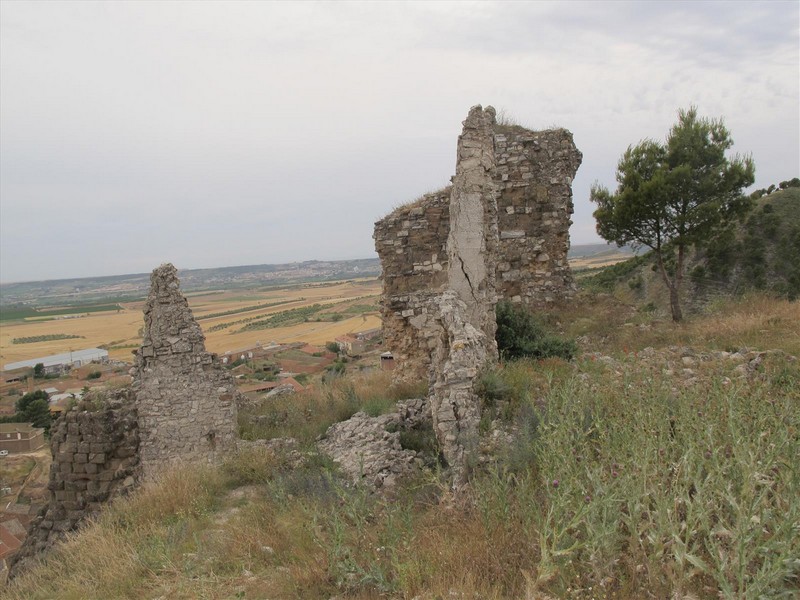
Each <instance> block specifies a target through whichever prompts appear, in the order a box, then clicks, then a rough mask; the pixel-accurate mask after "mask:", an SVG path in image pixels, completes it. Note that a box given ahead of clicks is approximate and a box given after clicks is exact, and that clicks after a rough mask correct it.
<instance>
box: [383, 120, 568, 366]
mask: <svg viewBox="0 0 800 600" xmlns="http://www.w3.org/2000/svg"><path fill="white" fill-rule="evenodd" d="M483 112H484V117H482V118H484V119H486V123H484V127H485V130H486V135H487V136H488V139H485V140H483V141H482V142H476V140H475V139H470V140H464V142H463V146H464V147H463V148H462V147H461V146H459V153H458V158H457V163H456V178H457V177H458V172H459V169H471V168H472V167H473V164H474V163H475V162H476V161H482V163H481V164H482V165H483V168H484V169H485V171H486V176H487V178H488V179H487V181H485V182H484V184H483V189H482V190H473V192H474V193H482V194H483V197H484V201H483V204H484V210H485V211H487V212H486V214H485V215H484V217H485V219H486V220H487V221H486V222H487V225H486V226H487V227H489V228H490V229H492V231H491V232H490V235H489V237H490V238H491V239H487V241H486V242H485V244H484V247H483V248H482V250H481V251H482V252H485V261H486V269H487V270H488V272H487V277H488V278H489V279H490V280H492V281H493V283H490V284H488V285H489V286H490V287H493V288H494V289H493V292H492V293H494V294H496V296H497V299H506V300H510V301H512V302H517V303H522V304H524V305H526V306H528V307H530V308H535V309H538V308H543V307H547V306H552V305H553V304H555V303H557V302H561V301H564V300H565V299H568V298H570V297H571V296H572V294H573V292H574V284H573V281H572V275H571V273H570V269H569V264H568V262H567V252H568V250H569V226H570V224H571V223H572V221H571V220H570V215H571V214H572V212H573V207H572V181H573V178H574V177H575V173H576V172H577V170H578V167H579V166H580V164H581V159H582V155H581V153H580V152H579V151H578V149H577V148H576V147H575V144H574V142H573V140H572V134H571V133H570V132H569V131H567V130H566V129H550V130H545V131H531V130H529V129H525V128H523V127H519V126H515V125H514V126H509V125H501V124H498V123H497V122H496V121H495V111H494V109H492V108H491V107H487V108H486V110H485V111H483ZM470 115H472V112H470ZM469 118H470V117H468V121H466V122H465V131H466V130H467V128H468V126H467V123H468V122H469ZM462 137H463V136H462ZM476 143H484V144H485V148H484V152H483V153H482V155H481V156H473V155H471V154H470V153H469V150H470V149H471V148H472V147H474V145H475V144H476ZM455 183H456V181H455V179H454V185H451V186H448V187H446V188H444V189H442V190H440V191H438V192H434V193H431V194H426V195H425V196H423V197H422V198H420V199H419V200H416V201H415V202H412V203H410V204H407V205H405V206H402V207H400V208H398V209H397V210H395V211H394V212H392V213H391V214H389V215H387V216H386V217H384V218H383V219H381V220H380V221H378V222H377V223H376V224H375V233H374V238H375V248H376V250H377V252H378V256H379V257H380V259H381V265H382V267H383V299H382V317H383V330H384V342H385V344H386V346H387V347H388V348H389V349H390V350H392V352H393V353H394V357H395V363H396V364H397V365H398V377H400V378H419V377H425V376H427V369H428V365H429V360H430V354H431V351H432V349H433V347H432V345H431V341H430V340H429V339H426V336H425V333H424V331H422V330H421V328H420V327H419V321H420V319H421V318H423V317H422V315H424V314H425V310H426V304H427V302H428V299H429V298H431V297H433V296H435V295H437V294H438V293H440V292H441V291H442V290H444V289H446V288H447V287H448V285H449V283H450V281H449V280H450V273H452V270H453V268H454V265H452V263H451V251H452V248H451V244H452V241H453V237H452V236H453V235H456V236H457V235H460V234H458V233H456V234H454V233H453V232H454V231H456V232H458V231H460V230H462V229H463V228H464V227H465V226H468V223H469V220H470V219H471V216H470V215H462V214H461V213H460V209H457V208H456V209H455V212H454V207H453V198H452V197H453V194H454V186H455ZM458 193H461V192H458ZM495 211H496V217H495V216H493V214H494V212H495ZM490 213H492V214H490ZM454 219H456V220H454ZM495 232H496V236H495ZM456 243H458V242H457V241H456ZM455 267H458V265H455ZM489 279H487V282H488V281H489ZM489 295H490V296H491V293H489ZM476 301H477V300H476ZM487 333H491V332H488V331H487Z"/></svg>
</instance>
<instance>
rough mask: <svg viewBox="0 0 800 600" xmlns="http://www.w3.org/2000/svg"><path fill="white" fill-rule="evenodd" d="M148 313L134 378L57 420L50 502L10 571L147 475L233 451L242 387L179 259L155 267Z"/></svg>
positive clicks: (53, 439) (54, 434)
mask: <svg viewBox="0 0 800 600" xmlns="http://www.w3.org/2000/svg"><path fill="white" fill-rule="evenodd" d="M144 320H145V325H144V335H143V341H142V346H141V348H140V349H139V350H138V351H137V352H136V361H135V367H134V368H133V369H132V374H133V377H134V381H133V386H132V387H131V388H130V389H128V390H125V391H123V392H119V393H117V394H115V395H114V397H111V398H97V400H96V402H94V401H92V400H86V401H82V402H81V403H79V404H78V405H77V406H75V407H74V408H73V409H72V410H70V411H68V412H66V413H64V414H63V415H62V416H61V417H60V418H59V419H58V420H57V421H56V422H55V423H54V425H53V427H52V429H51V440H50V449H51V453H52V455H53V462H52V465H51V467H50V482H49V484H48V488H49V490H50V500H49V502H48V504H47V505H45V507H44V509H43V511H42V512H41V513H40V515H39V517H38V518H37V519H36V520H35V521H33V522H32V523H31V526H30V529H29V533H28V537H27V538H26V540H25V542H24V544H23V546H22V547H21V548H20V549H19V551H18V552H17V553H16V554H15V555H14V557H12V560H11V561H10V568H9V577H13V576H14V575H16V574H17V573H18V572H19V570H20V567H22V566H23V564H24V563H25V562H26V561H27V560H28V559H30V558H31V557H33V556H35V555H37V554H39V553H41V552H43V551H45V550H47V549H48V548H50V547H51V546H52V545H53V544H55V543H56V542H58V541H59V540H61V539H63V537H64V536H65V534H66V533H67V532H71V531H75V530H77V529H78V528H79V527H80V526H81V525H82V524H83V523H84V522H85V521H86V520H87V519H88V518H90V517H94V516H96V515H98V514H99V512H100V510H101V509H102V507H103V505H104V504H105V503H107V502H109V501H111V500H113V499H114V498H116V497H118V496H121V495H125V494H127V493H128V492H129V491H131V490H132V489H134V488H135V487H136V486H137V485H138V484H139V482H140V481H141V479H142V478H145V477H151V476H153V475H155V474H157V473H158V472H159V471H160V470H162V469H163V468H165V467H168V466H170V465H172V464H175V463H176V462H180V461H185V462H194V461H203V462H206V461H213V460H216V459H218V458H219V457H220V456H221V455H222V454H223V453H224V452H226V451H231V450H233V449H235V447H236V441H237V437H238V435H237V432H238V423H237V411H236V402H237V399H238V397H239V393H238V391H237V390H236V386H235V383H234V381H233V378H232V377H231V375H230V374H229V373H228V372H227V371H226V370H224V369H223V368H222V366H221V365H219V364H218V363H216V362H215V361H214V355H213V354H210V353H208V352H206V350H205V337H204V336H203V332H202V330H201V329H200V326H199V325H198V324H197V321H196V320H195V319H194V317H193V316H192V312H191V310H190V309H189V305H188V302H187V300H186V298H185V297H184V296H183V294H181V292H180V287H179V283H178V278H177V270H176V269H175V267H173V266H172V265H169V264H167V265H162V266H161V267H159V268H157V269H155V270H154V271H153V273H152V275H151V289H150V294H149V296H148V299H147V303H146V305H145V309H144Z"/></svg>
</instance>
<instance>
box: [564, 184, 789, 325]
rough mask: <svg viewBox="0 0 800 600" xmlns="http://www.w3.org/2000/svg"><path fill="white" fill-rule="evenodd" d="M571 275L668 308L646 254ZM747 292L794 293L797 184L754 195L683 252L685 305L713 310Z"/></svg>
mask: <svg viewBox="0 0 800 600" xmlns="http://www.w3.org/2000/svg"><path fill="white" fill-rule="evenodd" d="M667 267H668V268H670V264H669V262H668V263H667ZM576 279H577V280H578V283H579V284H580V285H581V286H582V287H583V288H585V289H588V290H594V291H601V292H610V293H614V294H615V295H616V296H617V297H618V298H619V299H622V300H624V301H627V302H629V303H635V304H638V305H640V306H643V307H649V310H651V311H658V312H660V313H666V312H667V311H668V306H669V304H668V292H667V289H666V286H665V285H664V283H663V281H662V279H661V275H660V274H659V273H658V272H657V268H656V265H655V260H654V258H653V257H652V255H651V254H649V253H648V254H643V255H640V256H636V257H634V258H631V259H629V260H627V261H624V262H621V263H618V264H616V265H614V266H612V267H608V268H604V269H601V270H599V271H592V272H589V273H585V274H580V273H578V274H576ZM748 291H766V292H769V293H771V294H775V295H778V296H780V297H785V298H789V299H792V300H794V299H797V298H798V297H800V188H789V189H786V190H783V191H778V192H774V193H772V194H770V195H769V196H764V197H762V198H760V199H758V200H756V201H755V203H754V206H753V208H752V210H751V211H750V212H749V213H748V214H747V215H746V217H745V218H744V219H743V220H742V221H741V222H735V223H732V224H731V225H730V226H728V227H727V228H725V229H724V230H722V231H720V232H718V233H717V234H716V235H715V236H714V237H713V238H712V239H710V240H709V242H708V244H706V245H705V246H704V247H702V248H697V249H695V250H694V251H692V252H690V253H689V256H688V260H687V265H686V278H685V280H684V285H683V293H682V299H683V303H684V308H685V309H688V310H689V311H690V312H692V311H694V312H699V311H703V310H708V309H709V307H710V310H713V309H714V303H715V302H717V301H720V300H724V299H725V298H727V297H729V296H732V295H741V294H745V293H747V292H748Z"/></svg>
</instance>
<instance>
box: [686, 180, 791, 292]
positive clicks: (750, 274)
mask: <svg viewBox="0 0 800 600" xmlns="http://www.w3.org/2000/svg"><path fill="white" fill-rule="evenodd" d="M799 258H800V188H789V189H786V190H783V191H778V192H775V193H773V194H770V195H769V196H764V197H762V198H760V199H759V200H757V201H756V205H755V207H754V208H753V210H752V211H751V212H750V213H749V215H748V216H747V218H746V219H745V221H744V223H742V224H740V225H737V226H734V227H730V228H728V229H726V230H725V231H723V232H721V233H720V234H719V235H717V236H716V237H715V238H714V239H712V240H711V242H710V243H709V245H708V247H707V248H706V249H704V250H703V251H701V252H700V253H698V255H697V256H696V257H695V261H694V264H693V266H692V267H691V270H690V274H691V277H692V280H693V281H694V283H695V285H696V287H697V290H698V293H703V292H704V291H706V289H707V288H712V289H713V288H714V287H717V288H720V287H722V288H723V289H725V290H731V291H740V290H744V289H757V290H770V291H772V292H775V293H778V294H780V295H785V296H787V297H788V298H791V299H796V298H798V297H800V260H798V259H799Z"/></svg>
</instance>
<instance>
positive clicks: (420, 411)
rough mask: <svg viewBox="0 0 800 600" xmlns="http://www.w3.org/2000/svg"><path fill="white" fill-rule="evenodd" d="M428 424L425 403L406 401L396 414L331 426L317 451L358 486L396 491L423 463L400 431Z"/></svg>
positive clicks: (363, 415)
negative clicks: (405, 443) (404, 444)
mask: <svg viewBox="0 0 800 600" xmlns="http://www.w3.org/2000/svg"><path fill="white" fill-rule="evenodd" d="M428 420H429V413H428V407H427V403H426V402H425V400H423V399H417V400H406V401H403V402H399V403H398V405H397V410H396V411H395V412H393V413H390V414H386V415H381V416H378V417H370V416H369V415H367V414H366V413H363V412H357V413H356V414H354V415H353V416H352V417H350V419H348V420H347V421H342V422H340V423H335V424H334V425H331V427H329V428H328V431H327V432H326V433H325V437H324V438H323V439H322V440H320V441H319V442H317V447H318V448H319V449H320V451H321V452H324V453H325V454H327V455H328V456H330V457H331V458H332V459H333V460H334V462H336V463H337V464H338V465H339V467H340V468H341V469H342V471H344V472H345V473H346V474H347V475H348V476H349V477H350V478H351V480H352V481H353V482H354V483H356V484H363V485H367V486H368V487H370V488H372V489H387V488H392V487H394V486H395V485H396V484H397V482H398V481H399V480H400V479H401V478H402V477H404V476H406V475H408V474H409V473H411V472H412V471H413V469H414V467H415V466H416V465H418V463H419V461H418V459H417V453H416V452H414V451H412V450H404V449H403V448H402V446H401V445H400V433H399V430H400V429H404V428H407V429H411V428H414V427H418V426H419V425H420V423H421V422H426V421H428ZM387 429H389V430H391V431H387Z"/></svg>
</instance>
